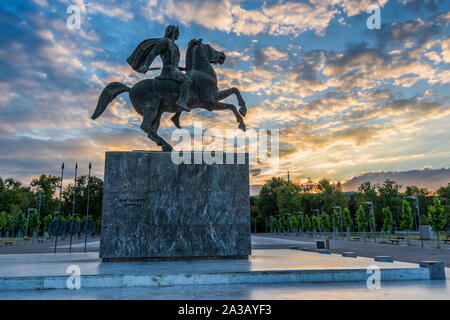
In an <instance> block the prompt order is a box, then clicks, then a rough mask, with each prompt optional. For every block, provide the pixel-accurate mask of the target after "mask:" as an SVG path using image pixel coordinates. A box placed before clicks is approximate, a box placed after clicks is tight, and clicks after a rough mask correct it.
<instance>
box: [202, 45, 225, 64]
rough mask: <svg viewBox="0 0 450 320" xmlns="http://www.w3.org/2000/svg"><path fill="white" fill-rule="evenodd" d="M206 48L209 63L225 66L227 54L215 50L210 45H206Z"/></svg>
mask: <svg viewBox="0 0 450 320" xmlns="http://www.w3.org/2000/svg"><path fill="white" fill-rule="evenodd" d="M204 46H205V49H206V55H207V56H208V60H209V63H211V64H223V63H224V62H225V59H226V58H227V57H226V56H225V53H223V52H222V51H217V50H215V49H214V48H213V47H211V46H210V45H209V44H205V45H204Z"/></svg>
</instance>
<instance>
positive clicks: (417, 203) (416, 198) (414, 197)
mask: <svg viewBox="0 0 450 320" xmlns="http://www.w3.org/2000/svg"><path fill="white" fill-rule="evenodd" d="M406 198H407V199H415V200H416V209H417V216H418V218H419V237H420V242H421V245H422V247H423V239H422V234H421V233H420V227H421V226H422V223H421V221H420V210H419V197H418V196H408V197H406Z"/></svg>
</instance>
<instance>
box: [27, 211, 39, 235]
mask: <svg viewBox="0 0 450 320" xmlns="http://www.w3.org/2000/svg"><path fill="white" fill-rule="evenodd" d="M28 224H29V227H30V232H31V233H32V234H33V233H39V231H40V229H41V221H39V213H38V212H37V210H33V212H31V214H30V219H29V222H28Z"/></svg>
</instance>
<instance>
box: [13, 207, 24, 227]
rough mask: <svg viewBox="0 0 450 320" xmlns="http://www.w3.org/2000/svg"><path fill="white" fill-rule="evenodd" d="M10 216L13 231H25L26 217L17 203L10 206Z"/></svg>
mask: <svg viewBox="0 0 450 320" xmlns="http://www.w3.org/2000/svg"><path fill="white" fill-rule="evenodd" d="M11 216H12V223H13V231H14V232H23V231H25V226H26V224H27V219H26V218H25V214H24V213H23V212H22V210H20V209H19V206H17V205H12V206H11Z"/></svg>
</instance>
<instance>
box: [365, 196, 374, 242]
mask: <svg viewBox="0 0 450 320" xmlns="http://www.w3.org/2000/svg"><path fill="white" fill-rule="evenodd" d="M363 203H364V204H370V212H371V213H372V225H373V238H374V240H375V242H377V232H376V231H377V230H376V229H375V214H374V212H373V202H372V201H366V202H363Z"/></svg>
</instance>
